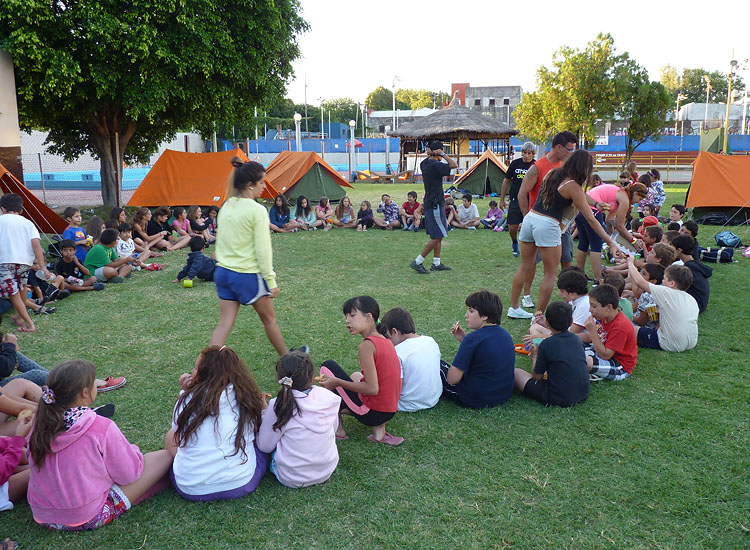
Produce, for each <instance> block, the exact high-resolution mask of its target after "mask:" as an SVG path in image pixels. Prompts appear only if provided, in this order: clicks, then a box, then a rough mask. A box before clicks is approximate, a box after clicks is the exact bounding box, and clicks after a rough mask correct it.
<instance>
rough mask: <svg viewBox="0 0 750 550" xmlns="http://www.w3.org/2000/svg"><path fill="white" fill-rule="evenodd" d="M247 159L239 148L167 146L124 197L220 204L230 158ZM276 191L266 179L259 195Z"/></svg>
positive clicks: (143, 202)
mask: <svg viewBox="0 0 750 550" xmlns="http://www.w3.org/2000/svg"><path fill="white" fill-rule="evenodd" d="M233 157H239V158H240V159H242V160H243V161H245V162H247V161H248V160H250V159H248V158H247V155H245V153H244V152H243V151H242V150H241V149H235V150H234V151H222V152H219V153H185V152H182V151H173V150H171V149H167V150H166V151H164V153H162V155H161V156H160V157H159V160H157V161H156V163H154V166H153V167H152V168H151V170H149V172H148V174H147V175H146V177H145V178H143V181H142V182H141V184H140V185H139V186H138V189H136V190H135V193H133V196H132V197H131V198H130V200H129V201H128V206H162V205H164V206H178V205H190V204H199V205H202V206H207V205H211V204H215V205H217V206H221V204H222V203H223V202H224V201H225V200H226V198H227V181H228V180H229V176H230V174H231V173H232V170H234V168H233V167H232V158H233ZM276 195H278V193H277V192H276V190H275V189H274V188H273V186H271V185H270V184H269V182H268V177H266V189H265V191H263V195H261V198H264V199H273V198H274V197H276Z"/></svg>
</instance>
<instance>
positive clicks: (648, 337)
mask: <svg viewBox="0 0 750 550" xmlns="http://www.w3.org/2000/svg"><path fill="white" fill-rule="evenodd" d="M636 340H637V342H638V347H641V348H651V349H662V347H661V344H659V333H658V332H657V330H656V329H654V328H649V327H641V328H639V329H638V332H637V334H636Z"/></svg>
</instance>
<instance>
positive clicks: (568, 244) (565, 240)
mask: <svg viewBox="0 0 750 550" xmlns="http://www.w3.org/2000/svg"><path fill="white" fill-rule="evenodd" d="M560 241H561V243H562V252H561V253H560V263H561V264H564V263H568V264H572V263H573V236H572V235H571V234H570V233H569V232H568V231H563V233H562V234H561V235H560ZM541 261H542V255H541V254H540V253H539V250H537V251H536V260H535V261H534V263H537V264H538V263H539V262H541Z"/></svg>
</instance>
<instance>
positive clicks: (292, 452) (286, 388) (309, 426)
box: [258, 350, 341, 488]
mask: <svg viewBox="0 0 750 550" xmlns="http://www.w3.org/2000/svg"><path fill="white" fill-rule="evenodd" d="M276 377H277V378H278V381H279V385H280V386H281V388H280V389H279V394H278V395H277V396H276V397H275V398H274V399H271V402H270V403H269V404H268V408H267V409H266V410H265V411H263V422H262V423H261V425H260V432H259V433H258V448H259V449H260V450H261V451H264V452H267V453H273V455H272V458H271V473H273V475H275V476H276V479H278V480H279V483H281V484H282V485H284V486H286V487H293V488H297V487H308V486H310V485H315V484H316V483H323V482H324V481H326V480H327V479H328V478H329V477H331V474H332V473H333V471H334V470H335V469H336V465H337V464H338V462H339V453H338V449H337V448H336V437H335V432H336V426H337V425H338V410H339V405H340V403H341V398H340V397H339V396H338V395H336V394H335V393H332V392H329V391H326V390H325V389H323V388H321V387H320V386H313V363H312V359H310V356H309V355H308V354H307V353H304V352H302V351H298V350H295V351H292V352H290V353H287V354H286V355H285V356H284V357H282V358H281V359H279V362H278V363H276Z"/></svg>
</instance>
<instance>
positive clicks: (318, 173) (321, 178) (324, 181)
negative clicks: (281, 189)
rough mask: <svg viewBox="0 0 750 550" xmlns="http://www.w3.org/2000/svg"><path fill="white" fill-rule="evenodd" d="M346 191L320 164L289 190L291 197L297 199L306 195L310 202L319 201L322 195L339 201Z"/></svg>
mask: <svg viewBox="0 0 750 550" xmlns="http://www.w3.org/2000/svg"><path fill="white" fill-rule="evenodd" d="M345 194H346V193H345V192H344V188H343V187H341V186H340V185H339V184H338V183H337V182H336V181H334V179H333V178H332V177H331V175H330V174H329V173H328V172H326V171H325V170H324V169H323V167H322V166H321V165H320V164H317V163H316V164H314V165H313V166H312V167H311V168H310V169H309V170H308V171H307V172H305V174H304V175H303V176H302V177H301V178H300V179H299V181H298V182H297V184H296V185H294V186H293V187H292V188H291V189H290V190H289V198H290V199H292V200H294V201H296V200H297V197H299V196H300V195H304V196H306V197H307V198H308V200H309V201H310V202H319V201H320V197H328V200H329V201H331V202H338V201H339V200H340V199H341V197H343V196H344V195H345Z"/></svg>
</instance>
